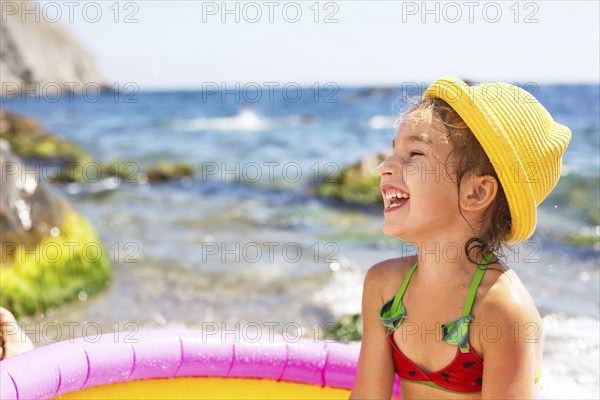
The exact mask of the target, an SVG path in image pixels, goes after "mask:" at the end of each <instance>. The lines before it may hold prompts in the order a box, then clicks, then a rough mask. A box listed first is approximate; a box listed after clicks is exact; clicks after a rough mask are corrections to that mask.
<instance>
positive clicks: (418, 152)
mask: <svg viewBox="0 0 600 400" xmlns="http://www.w3.org/2000/svg"><path fill="white" fill-rule="evenodd" d="M424 155H425V154H423V153H421V152H420V151H411V152H410V156H411V157H415V156H424Z"/></svg>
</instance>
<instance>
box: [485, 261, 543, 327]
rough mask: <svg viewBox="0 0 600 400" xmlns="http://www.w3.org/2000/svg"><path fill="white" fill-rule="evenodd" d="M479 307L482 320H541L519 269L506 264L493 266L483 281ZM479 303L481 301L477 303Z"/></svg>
mask: <svg viewBox="0 0 600 400" xmlns="http://www.w3.org/2000/svg"><path fill="white" fill-rule="evenodd" d="M479 290H480V291H481V292H482V293H478V296H477V301H476V302H475V307H476V310H474V311H477V314H479V315H480V318H481V319H490V320H494V321H498V320H504V321H506V322H511V323H512V322H514V321H525V320H527V321H532V322H533V321H536V322H537V321H539V320H540V315H539V313H538V310H537V307H536V305H535V302H534V301H533V298H532V297H531V295H530V294H529V291H528V290H527V288H526V287H525V285H524V284H523V283H522V282H521V280H520V279H519V277H518V275H517V274H516V272H515V271H514V270H512V269H510V268H508V267H506V266H504V265H500V267H499V268H489V269H488V271H487V272H486V274H485V277H484V279H483V281H482V283H481V286H480V289H479ZM477 303H479V304H477Z"/></svg>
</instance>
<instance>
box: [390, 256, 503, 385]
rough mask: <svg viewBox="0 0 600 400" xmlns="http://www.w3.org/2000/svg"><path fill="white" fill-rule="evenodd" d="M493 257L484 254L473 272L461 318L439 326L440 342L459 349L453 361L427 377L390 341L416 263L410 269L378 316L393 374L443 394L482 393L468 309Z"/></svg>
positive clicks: (403, 314)
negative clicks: (385, 337)
mask: <svg viewBox="0 0 600 400" xmlns="http://www.w3.org/2000/svg"><path fill="white" fill-rule="evenodd" d="M492 256H493V254H492V253H486V255H485V256H484V257H483V260H482V261H481V264H480V265H479V267H478V268H477V271H476V272H475V276H474V277H473V281H472V282H471V287H470V288H469V294H468V295H467V300H466V302H465V307H464V309H463V316H462V317H461V318H459V319H457V320H455V321H451V322H449V323H447V324H445V325H442V340H443V341H444V342H446V343H450V344H454V345H456V346H458V348H457V349H456V357H454V360H452V362H451V363H450V364H448V365H447V366H446V367H444V368H442V369H441V370H439V371H435V372H430V373H425V372H423V371H422V370H421V369H420V368H419V367H418V366H416V365H415V364H414V363H413V362H412V361H411V360H409V359H408V358H407V357H406V356H405V355H404V354H403V353H402V352H401V351H400V349H399V348H398V346H397V345H396V343H395V342H394V338H393V332H394V331H395V330H396V329H397V328H398V327H399V326H400V324H401V323H402V321H403V320H404V318H406V311H405V309H404V305H403V304H402V297H403V296H404V292H405V291H406V288H407V287H408V283H409V281H410V278H411V277H412V275H413V273H414V271H415V269H416V268H417V263H415V265H413V266H412V268H411V269H410V270H409V272H408V274H407V275H406V278H404V282H402V286H400V289H399V290H398V293H396V296H394V298H393V299H391V300H389V301H388V302H387V303H385V304H384V305H383V307H382V308H381V313H380V319H381V322H382V323H383V324H384V325H385V326H387V328H388V334H387V337H388V339H389V341H390V344H391V345H392V349H393V355H394V363H395V365H396V373H397V374H398V376H399V377H400V378H402V379H406V380H410V381H414V382H416V383H421V384H424V385H427V386H432V387H435V388H437V389H441V390H446V391H452V392H459V393H476V392H481V386H482V378H483V360H482V359H481V358H480V357H479V356H478V355H477V353H475V351H473V349H472V348H471V346H470V343H469V324H470V323H471V321H472V320H473V316H472V315H471V308H472V306H473V301H474V300H475V294H476V293H477V288H478V287H479V284H480V283H481V279H482V278H483V274H484V273H485V271H486V269H487V265H488V263H489V262H490V260H491V257H492Z"/></svg>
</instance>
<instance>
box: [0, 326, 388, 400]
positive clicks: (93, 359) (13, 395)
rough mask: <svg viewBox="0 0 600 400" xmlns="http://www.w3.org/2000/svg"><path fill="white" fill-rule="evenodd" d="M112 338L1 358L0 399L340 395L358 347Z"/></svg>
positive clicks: (196, 337) (196, 334) (145, 335)
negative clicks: (2, 359) (5, 358)
mask: <svg viewBox="0 0 600 400" xmlns="http://www.w3.org/2000/svg"><path fill="white" fill-rule="evenodd" d="M116 339H117V338H115V336H114V335H105V336H102V337H97V338H93V340H92V338H78V339H75V340H72V341H65V342H59V343H55V344H51V345H49V346H45V347H40V348H38V349H36V350H33V351H30V352H27V353H23V354H20V355H18V356H15V357H12V358H9V359H7V360H4V361H2V362H0V398H1V399H14V400H22V399H28V400H29V399H47V398H54V397H58V398H61V399H136V398H144V399H269V398H271V399H273V398H278V399H347V398H348V396H349V394H350V389H351V388H352V384H353V382H354V375H355V372H356V361H357V357H358V351H359V349H358V346H353V345H345V344H341V343H329V342H315V341H310V340H307V339H302V340H299V341H297V342H294V343H292V342H287V341H283V340H282V341H275V342H262V341H259V342H256V343H249V342H234V341H230V342H229V341H228V342H221V341H214V340H208V339H207V338H206V335H203V333H202V331H191V330H158V331H141V332H138V333H136V335H135V339H130V340H127V339H125V338H123V337H121V338H120V339H119V340H116ZM394 396H395V397H399V385H398V382H397V381H396V386H395V389H394Z"/></svg>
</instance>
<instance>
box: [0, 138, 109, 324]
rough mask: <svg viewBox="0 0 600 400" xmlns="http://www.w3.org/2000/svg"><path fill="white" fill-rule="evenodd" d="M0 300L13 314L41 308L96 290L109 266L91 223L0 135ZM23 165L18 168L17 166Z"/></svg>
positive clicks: (107, 277)
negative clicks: (26, 166)
mask: <svg viewBox="0 0 600 400" xmlns="http://www.w3.org/2000/svg"><path fill="white" fill-rule="evenodd" d="M0 164H1V165H2V191H1V192H0V232H1V233H2V234H1V235H0V247H1V248H2V259H1V260H0V305H2V306H3V307H5V308H7V309H9V310H11V311H12V312H13V313H14V314H15V315H24V314H32V313H35V312H41V311H44V310H46V309H48V308H51V307H56V306H58V305H60V304H62V303H64V302H66V301H68V300H71V299H74V298H77V296H78V294H79V293H81V292H86V293H94V292H96V291H99V290H100V289H101V288H102V287H104V286H105V285H106V283H107V282H108V281H109V280H110V276H111V269H110V264H109V261H108V258H107V256H106V252H105V251H104V249H103V247H102V245H101V243H100V241H99V239H98V237H97V235H96V232H95V231H94V229H93V228H92V226H91V225H90V224H89V223H88V222H87V221H86V220H85V219H84V218H83V217H81V216H80V215H78V214H77V213H76V212H75V211H73V210H72V209H71V207H70V205H69V203H68V202H67V200H66V199H64V198H62V197H61V196H59V195H58V194H56V193H54V192H52V191H50V190H48V189H47V188H46V186H45V182H43V181H40V179H39V176H38V175H37V174H34V173H32V172H31V171H28V172H27V174H22V173H21V174H19V173H15V171H13V169H12V168H10V167H14V166H15V165H20V166H23V165H24V164H23V161H21V160H20V159H19V158H18V157H16V156H15V155H14V154H12V153H11V151H10V149H9V144H8V143H7V142H6V141H4V140H1V139H0ZM21 170H23V168H21Z"/></svg>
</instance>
